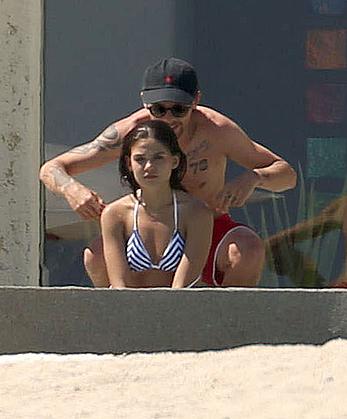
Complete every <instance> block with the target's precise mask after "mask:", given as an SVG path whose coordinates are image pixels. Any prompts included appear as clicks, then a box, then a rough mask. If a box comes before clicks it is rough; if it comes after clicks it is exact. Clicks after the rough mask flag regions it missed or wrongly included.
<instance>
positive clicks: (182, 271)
mask: <svg viewBox="0 0 347 419" xmlns="http://www.w3.org/2000/svg"><path fill="white" fill-rule="evenodd" d="M187 220H188V221H187V235H186V243H185V250H184V255H183V257H182V259H181V262H180V264H179V265H178V268H177V270H176V272H175V276H174V279H173V282H172V288H183V287H186V286H188V285H189V284H191V283H192V282H193V281H194V280H195V279H197V278H198V276H199V275H200V274H201V272H202V270H203V268H204V266H205V263H206V260H207V256H208V253H209V250H210V245H211V240H212V231H213V216H212V212H211V211H210V210H208V209H207V208H206V207H205V206H203V205H202V204H195V205H194V206H193V207H192V210H191V211H190V214H187Z"/></svg>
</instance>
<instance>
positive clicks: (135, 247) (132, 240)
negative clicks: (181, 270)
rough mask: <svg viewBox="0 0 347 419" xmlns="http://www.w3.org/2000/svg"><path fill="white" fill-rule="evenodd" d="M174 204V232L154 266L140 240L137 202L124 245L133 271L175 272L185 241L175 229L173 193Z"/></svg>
mask: <svg viewBox="0 0 347 419" xmlns="http://www.w3.org/2000/svg"><path fill="white" fill-rule="evenodd" d="M173 203H174V217H175V230H174V232H173V235H172V238H171V240H170V242H169V244H168V245H167V247H166V249H165V251H164V253H163V256H162V258H161V260H160V261H159V263H158V264H157V265H156V264H154V263H152V260H151V257H150V255H149V253H148V251H147V249H146V248H145V246H144V244H143V241H142V239H141V236H140V233H139V231H138V228H137V217H138V210H139V202H138V201H137V202H136V204H135V208H134V227H133V232H132V234H131V236H130V237H129V240H128V242H127V245H126V256H127V260H128V264H129V266H130V268H131V269H132V270H133V271H137V272H141V271H146V270H149V269H158V270H161V271H168V272H172V271H175V270H176V269H177V267H178V265H179V263H180V261H181V258H182V256H183V253H184V246H185V240H184V239H183V237H182V236H181V234H180V232H179V231H178V229H177V225H178V223H177V199H176V194H175V193H174V192H173Z"/></svg>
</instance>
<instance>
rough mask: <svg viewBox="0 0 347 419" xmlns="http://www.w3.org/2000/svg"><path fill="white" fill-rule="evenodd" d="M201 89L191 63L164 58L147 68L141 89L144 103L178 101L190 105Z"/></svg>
mask: <svg viewBox="0 0 347 419" xmlns="http://www.w3.org/2000/svg"><path fill="white" fill-rule="evenodd" d="M198 90H199V86H198V79H197V76H196V72H195V70H194V68H193V67H192V65H191V64H189V63H187V62H186V61H183V60H180V59H178V58H173V57H171V58H164V59H163V60H160V61H158V62H157V63H155V64H153V65H151V66H149V67H147V68H146V70H145V73H144V76H143V83H142V89H141V97H142V101H143V103H157V102H166V101H167V102H177V103H184V104H187V105H190V104H191V103H192V102H193V100H194V99H195V95H196V93H197V92H198Z"/></svg>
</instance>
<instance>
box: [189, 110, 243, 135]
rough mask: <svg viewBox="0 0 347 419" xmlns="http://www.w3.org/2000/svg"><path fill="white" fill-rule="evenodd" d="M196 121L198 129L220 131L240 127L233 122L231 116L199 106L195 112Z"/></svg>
mask: <svg viewBox="0 0 347 419" xmlns="http://www.w3.org/2000/svg"><path fill="white" fill-rule="evenodd" d="M195 120H196V123H197V127H198V128H203V129H205V130H206V129H209V130H212V131H214V130H220V129H223V128H227V127H228V128H233V127H235V128H236V127H238V125H237V123H236V122H235V121H233V120H232V119H231V118H230V117H229V116H226V115H224V114H222V113H221V112H219V111H217V110H215V109H213V108H210V107H207V106H200V105H199V106H197V108H196V112H195Z"/></svg>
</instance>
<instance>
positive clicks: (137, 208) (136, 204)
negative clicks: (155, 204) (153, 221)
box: [133, 197, 140, 231]
mask: <svg viewBox="0 0 347 419" xmlns="http://www.w3.org/2000/svg"><path fill="white" fill-rule="evenodd" d="M135 199H136V202H135V206H134V222H133V230H136V231H137V216H138V213H139V205H140V202H139V200H138V199H137V198H136V197H135Z"/></svg>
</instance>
